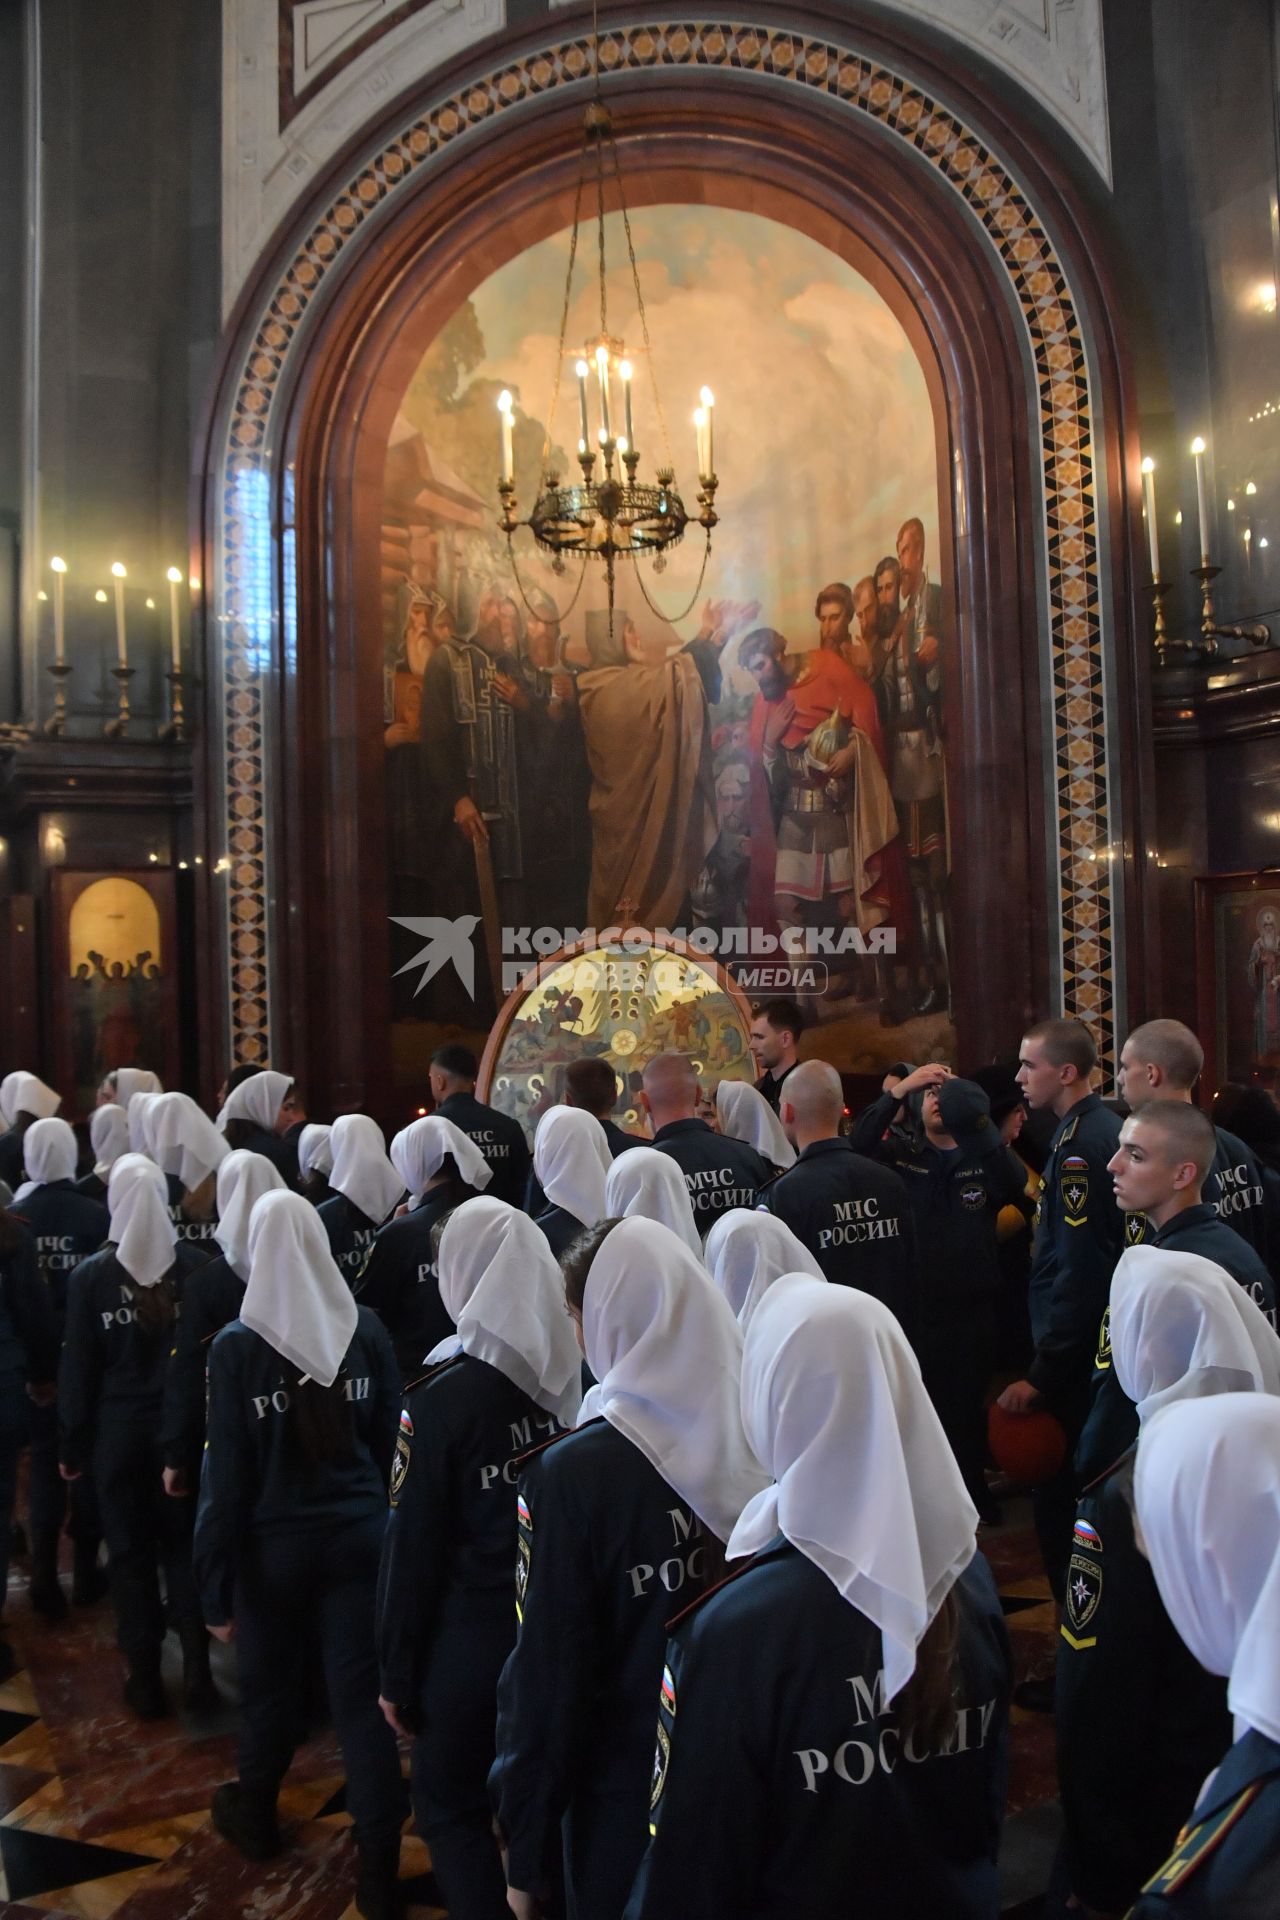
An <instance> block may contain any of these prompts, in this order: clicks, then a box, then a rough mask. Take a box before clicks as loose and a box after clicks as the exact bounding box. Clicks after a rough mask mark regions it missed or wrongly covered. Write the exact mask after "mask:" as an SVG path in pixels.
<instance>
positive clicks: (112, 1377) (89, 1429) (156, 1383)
mask: <svg viewBox="0 0 1280 1920" xmlns="http://www.w3.org/2000/svg"><path fill="white" fill-rule="evenodd" d="M203 1265H204V1256H203V1255H202V1254H200V1253H198V1252H197V1251H196V1250H195V1249H194V1248H193V1247H183V1246H178V1247H175V1248H174V1262H173V1265H172V1266H171V1267H170V1269H169V1283H170V1286H171V1287H172V1290H173V1295H174V1317H175V1319H176V1318H178V1317H180V1315H181V1313H182V1297H183V1293H184V1291H185V1288H186V1283H187V1281H188V1279H189V1278H190V1276H191V1275H192V1274H193V1273H195V1272H197V1271H198V1269H199V1268H200V1267H202V1266H203ZM140 1292H141V1288H140V1287H138V1286H137V1285H136V1284H135V1283H134V1281H132V1280H131V1279H130V1278H129V1275H128V1273H127V1272H126V1271H125V1269H124V1268H123V1267H122V1266H121V1265H120V1262H119V1261H118V1260H117V1259H116V1252H115V1248H114V1246H111V1245H108V1246H105V1247H103V1248H102V1249H101V1251H100V1252H98V1253H95V1254H92V1255H91V1256H90V1258H89V1259H88V1260H83V1261H81V1263H80V1265H79V1266H78V1267H77V1268H76V1270H75V1272H74V1273H73V1274H72V1276H71V1279H70V1282H69V1284H68V1287H67V1328H66V1337H65V1339H64V1342H63V1347H62V1364H61V1366H60V1368H59V1370H58V1420H59V1426H60V1429H61V1437H60V1441H59V1447H58V1458H59V1460H61V1461H62V1463H63V1465H64V1466H67V1467H70V1468H73V1469H77V1470H83V1469H84V1468H85V1467H86V1466H87V1465H88V1464H89V1456H90V1454H91V1452H92V1449H93V1441H94V1435H95V1432H96V1430H97V1427H98V1425H99V1423H100V1421H106V1420H110V1421H111V1422H112V1423H113V1424H114V1425H119V1426H121V1427H126V1428H132V1427H134V1426H137V1425H141V1426H144V1427H146V1428H148V1429H149V1430H151V1431H154V1432H155V1433H156V1434H157V1436H158V1434H159V1428H160V1418H161V1401H162V1397H163V1393H164V1377H165V1371H166V1369H167V1367H168V1364H169V1354H170V1350H171V1348H172V1346H173V1337H172V1335H173V1329H172V1327H169V1328H167V1329H165V1331H164V1332H163V1333H161V1334H160V1335H159V1336H158V1337H157V1338H155V1339H151V1338H148V1337H147V1336H146V1335H145V1334H142V1333H140V1332H139V1330H138V1324H137V1316H136V1314H135V1312H134V1301H135V1298H136V1296H137V1294H138V1293H140Z"/></svg>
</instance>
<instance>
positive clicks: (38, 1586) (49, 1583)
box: [27, 1533, 68, 1622]
mask: <svg viewBox="0 0 1280 1920" xmlns="http://www.w3.org/2000/svg"><path fill="white" fill-rule="evenodd" d="M27 1598H28V1599H29V1600H30V1602H31V1607H32V1611H33V1612H35V1613H38V1614H40V1615H42V1616H43V1618H44V1619H46V1620H48V1621H51V1622H53V1621H57V1620H65V1619H66V1617H67V1613H68V1607H67V1596H66V1594H65V1593H64V1592H63V1591H62V1588H61V1586H60V1585H59V1583H58V1536H57V1534H56V1533H55V1534H54V1536H53V1538H52V1540H47V1539H40V1540H33V1541H32V1543H31V1588H30V1591H29V1593H28V1595H27Z"/></svg>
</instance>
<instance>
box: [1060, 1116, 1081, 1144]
mask: <svg viewBox="0 0 1280 1920" xmlns="http://www.w3.org/2000/svg"><path fill="white" fill-rule="evenodd" d="M1079 1125H1080V1115H1079V1114H1078V1113H1077V1114H1073V1115H1072V1117H1071V1119H1070V1120H1068V1122H1067V1124H1066V1126H1065V1127H1064V1128H1063V1129H1062V1132H1061V1133H1060V1134H1059V1135H1058V1145H1059V1146H1060V1147H1065V1146H1066V1144H1067V1141H1068V1140H1074V1139H1075V1137H1076V1130H1077V1128H1078V1127H1079Z"/></svg>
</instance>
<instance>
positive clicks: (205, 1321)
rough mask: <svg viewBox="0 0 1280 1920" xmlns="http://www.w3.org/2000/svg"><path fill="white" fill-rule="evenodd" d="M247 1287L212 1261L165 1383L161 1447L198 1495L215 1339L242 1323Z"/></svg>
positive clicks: (189, 1292) (192, 1285)
mask: <svg viewBox="0 0 1280 1920" xmlns="http://www.w3.org/2000/svg"><path fill="white" fill-rule="evenodd" d="M243 1300H244V1281H243V1280H241V1279H240V1277H239V1275H238V1274H237V1273H236V1271H235V1268H234V1267H233V1266H232V1265H231V1263H230V1262H229V1261H228V1260H227V1259H226V1258H225V1257H222V1258H219V1259H217V1260H206V1261H205V1263H204V1265H203V1266H202V1267H197V1268H196V1270H195V1272H194V1273H193V1274H192V1275H191V1276H190V1278H189V1279H188V1281H187V1284H186V1286H185V1287H184V1288H183V1292H182V1312H181V1313H180V1315H179V1316H178V1324H177V1328H176V1330H175V1334H174V1339H173V1345H172V1350H171V1352H170V1355H169V1370H168V1372H167V1373H166V1374H165V1379H164V1412H163V1416H162V1420H161V1427H160V1444H161V1446H162V1448H163V1450H164V1464H165V1465H166V1467H181V1468H183V1469H184V1470H185V1472H186V1473H187V1474H188V1475H189V1476H190V1478H191V1482H192V1487H193V1490H194V1485H195V1481H196V1479H197V1478H198V1476H199V1473H200V1460H201V1455H202V1454H203V1452H204V1426H205V1375H206V1372H207V1370H208V1365H209V1348H210V1346H211V1345H212V1343H213V1337H214V1335H215V1334H217V1333H221V1331H222V1329H223V1328H224V1327H229V1326H230V1325H231V1322H232V1321H233V1320H238V1319H239V1317H240V1307H241V1304H242V1302H243Z"/></svg>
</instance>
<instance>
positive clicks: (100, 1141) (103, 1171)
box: [89, 1100, 129, 1180]
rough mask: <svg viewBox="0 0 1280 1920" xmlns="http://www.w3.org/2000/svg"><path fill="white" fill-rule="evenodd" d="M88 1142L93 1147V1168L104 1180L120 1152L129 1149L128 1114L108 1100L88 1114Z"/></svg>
mask: <svg viewBox="0 0 1280 1920" xmlns="http://www.w3.org/2000/svg"><path fill="white" fill-rule="evenodd" d="M89 1144H90V1146H91V1147H92V1148H93V1170H94V1172H95V1173H96V1174H97V1176H98V1178H99V1180H105V1179H106V1177H107V1175H108V1174H109V1173H110V1171H111V1169H112V1167H114V1165H115V1163H116V1161H117V1160H118V1159H119V1158H120V1156H121V1154H124V1153H128V1151H129V1116H128V1114H127V1113H126V1112H125V1110H124V1108H123V1107H118V1106H116V1104H115V1102H114V1101H112V1100H109V1101H108V1102H107V1104H106V1105H105V1106H104V1107H95V1108H94V1110H93V1112H92V1113H91V1114H90V1115H89Z"/></svg>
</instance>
